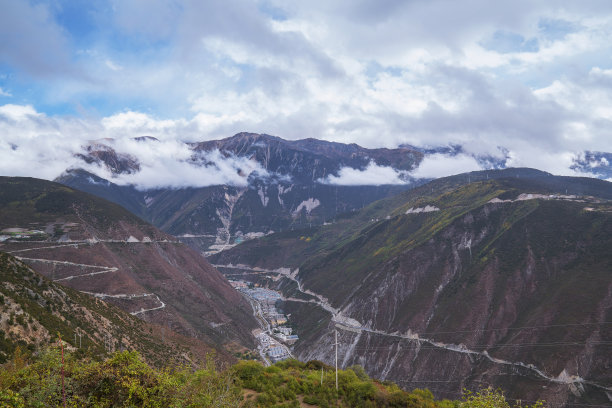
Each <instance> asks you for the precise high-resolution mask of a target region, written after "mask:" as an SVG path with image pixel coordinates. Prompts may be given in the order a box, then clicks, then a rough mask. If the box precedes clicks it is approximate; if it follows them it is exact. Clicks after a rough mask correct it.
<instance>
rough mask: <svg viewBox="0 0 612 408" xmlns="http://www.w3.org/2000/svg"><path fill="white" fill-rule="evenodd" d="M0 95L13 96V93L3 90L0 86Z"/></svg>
mask: <svg viewBox="0 0 612 408" xmlns="http://www.w3.org/2000/svg"><path fill="white" fill-rule="evenodd" d="M0 96H5V97H11V96H13V94H11V93H10V92H9V91H5V90H4V89H2V88H1V87H0Z"/></svg>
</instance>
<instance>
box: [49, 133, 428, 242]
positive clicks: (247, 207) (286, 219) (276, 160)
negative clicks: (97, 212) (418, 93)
mask: <svg viewBox="0 0 612 408" xmlns="http://www.w3.org/2000/svg"><path fill="white" fill-rule="evenodd" d="M140 142H142V143H155V142H156V139H154V138H146V139H143V140H140ZM105 143H106V144H105ZM189 148H190V149H191V151H192V157H191V159H190V163H191V164H192V165H194V166H196V167H200V168H202V171H203V172H205V171H206V169H207V168H210V167H211V166H212V167H214V168H217V167H219V166H221V165H222V164H221V163H214V162H211V161H210V155H211V152H218V153H219V154H220V156H219V157H221V158H223V157H225V158H228V160H232V159H233V158H236V157H238V158H242V159H247V161H246V162H247V163H252V167H254V168H256V170H253V169H248V168H244V169H241V168H239V169H237V170H236V171H237V172H238V173H240V175H241V177H243V178H244V186H235V185H212V186H208V187H191V188H179V189H177V188H158V189H148V190H138V189H137V188H135V187H134V186H129V185H128V186H120V185H117V184H115V183H113V179H112V178H109V179H102V178H100V177H98V176H96V175H94V174H92V173H91V172H87V171H85V170H83V169H71V170H69V171H67V172H66V173H65V174H64V175H62V176H61V177H59V178H58V179H57V180H56V181H58V182H60V183H62V184H65V185H68V186H71V187H74V188H78V189H79V190H82V191H87V192H89V193H92V194H95V195H97V196H99V197H103V198H106V199H108V200H110V201H113V202H115V203H117V204H119V205H122V206H123V207H125V208H126V209H128V210H130V211H131V212H132V213H134V214H137V215H139V216H140V217H142V218H144V219H146V220H148V221H150V222H152V223H153V224H155V225H156V226H158V227H159V228H161V229H162V230H164V231H166V232H168V233H171V234H173V235H176V236H178V237H179V238H180V239H181V240H182V241H183V242H185V243H187V244H189V245H191V246H192V247H194V248H196V249H199V250H202V251H212V252H215V251H217V250H219V249H221V248H225V247H228V246H231V245H233V244H234V243H236V242H240V241H242V240H244V239H248V238H251V237H253V236H261V235H263V234H267V233H269V232H271V231H279V230H287V229H292V228H301V227H304V226H306V225H313V224H314V225H317V224H323V223H325V222H329V221H330V220H332V219H333V218H334V217H336V216H337V215H338V214H341V213H345V212H349V211H354V210H357V209H359V208H362V207H363V206H365V205H367V204H369V203H371V202H372V201H375V200H378V199H380V198H383V197H387V196H389V195H393V194H396V193H398V192H400V191H403V190H405V189H407V188H409V187H410V185H409V184H400V185H397V184H393V183H396V182H397V181H396V180H384V179H383V180H380V183H381V185H380V186H374V185H360V186H351V185H332V184H328V183H326V181H325V180H326V177H328V176H330V175H332V176H338V175H339V172H340V171H341V170H342V169H344V168H351V169H356V170H358V171H359V170H365V169H366V168H367V166H369V165H371V163H373V164H374V165H377V166H383V167H389V168H393V169H396V170H398V171H401V172H404V173H398V174H403V176H402V177H405V179H406V181H410V177H409V176H408V175H407V173H406V172H407V171H409V170H412V169H414V168H415V166H417V165H418V163H419V162H420V160H421V159H422V156H423V155H422V153H420V152H418V151H416V150H414V149H410V148H398V149H365V148H363V147H360V146H357V145H355V144H350V145H347V144H342V143H333V142H326V141H321V140H316V139H305V140H297V141H287V140H283V139H281V138H278V137H274V136H269V135H260V134H252V133H239V134H237V135H235V136H233V137H231V138H227V139H223V140H215V141H208V142H202V143H192V144H190V145H189ZM86 150H87V151H86V152H84V153H83V154H81V155H80V156H79V157H81V158H82V160H83V162H84V164H91V163H98V164H99V165H101V166H104V167H105V168H106V169H107V171H108V172H109V173H111V174H114V175H121V174H131V173H137V172H138V171H139V169H140V164H139V162H138V160H137V159H136V158H135V157H133V156H131V155H127V154H122V153H120V152H117V151H115V150H114V149H113V148H112V146H111V145H110V143H109V142H105V141H104V140H102V141H96V142H95V143H92V144H91V145H90V146H88V147H87V148H86ZM218 160H221V159H218Z"/></svg>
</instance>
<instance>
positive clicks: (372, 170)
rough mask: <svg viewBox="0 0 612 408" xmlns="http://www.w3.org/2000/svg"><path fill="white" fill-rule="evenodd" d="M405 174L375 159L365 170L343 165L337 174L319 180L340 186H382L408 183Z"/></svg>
mask: <svg viewBox="0 0 612 408" xmlns="http://www.w3.org/2000/svg"><path fill="white" fill-rule="evenodd" d="M403 176H404V175H403V172H401V171H398V170H396V169H394V168H393V167H388V166H379V165H377V164H376V163H374V161H370V163H369V164H368V165H367V166H366V168H365V169H363V170H360V169H354V168H352V167H343V168H341V169H340V171H338V175H337V176H336V175H333V174H330V175H328V176H327V177H325V178H323V179H319V180H317V181H318V182H319V183H322V184H332V185H339V186H365V185H370V186H380V185H384V184H406V183H407V182H406V180H404V179H403Z"/></svg>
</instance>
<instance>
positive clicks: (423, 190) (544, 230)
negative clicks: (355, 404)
mask: <svg viewBox="0 0 612 408" xmlns="http://www.w3.org/2000/svg"><path fill="white" fill-rule="evenodd" d="M611 200H612V183H609V182H606V181H602V180H596V179H588V178H573V177H556V176H552V175H550V174H548V173H543V172H539V171H536V170H530V169H507V170H499V171H488V172H474V173H469V174H464V175H458V176H454V177H448V178H443V179H438V180H435V181H433V182H431V183H429V184H426V185H423V186H421V187H418V188H415V189H414V190H411V191H407V192H404V193H401V194H399V195H397V196H394V197H390V198H387V199H383V200H380V201H377V202H374V203H372V204H371V205H369V206H367V207H366V208H364V209H363V210H361V211H359V212H357V213H355V214H352V215H350V216H348V217H346V218H342V219H339V220H337V222H336V223H334V224H332V225H328V226H322V227H316V228H314V227H313V228H310V229H302V230H299V231H288V232H284V233H277V234H272V235H270V236H267V237H265V238H262V239H258V240H253V241H249V242H246V243H243V244H241V245H239V246H237V247H235V248H232V249H230V250H227V251H224V252H221V253H219V254H216V255H214V256H212V257H210V258H209V259H210V260H211V262H212V263H213V264H216V265H217V267H218V268H220V270H222V271H223V272H224V273H226V274H228V276H231V277H232V278H242V279H247V280H252V281H255V282H258V283H260V284H262V285H266V286H270V287H273V288H276V289H279V290H281V291H283V293H284V294H285V297H286V298H288V299H290V300H289V301H287V302H285V304H284V306H283V309H284V311H285V312H286V313H289V314H291V320H292V322H293V324H294V325H296V326H297V327H298V334H299V336H300V339H301V340H300V342H298V344H297V345H296V348H295V352H296V354H297V355H298V356H299V357H300V358H302V359H305V360H308V359H312V358H316V359H321V360H323V361H326V362H331V361H333V352H334V351H333V349H332V347H331V344H332V343H333V342H334V331H335V330H338V332H339V335H338V339H339V342H340V344H341V345H340V350H339V355H340V361H341V365H342V366H343V367H346V366H350V365H352V364H360V365H362V366H363V367H365V368H366V370H367V371H368V372H369V373H370V374H371V375H373V376H375V377H378V378H382V379H389V380H393V381H397V382H398V383H400V384H402V385H403V386H405V387H408V388H413V387H431V389H432V391H433V392H434V394H437V395H439V396H448V395H452V394H455V393H459V392H460V391H461V390H462V389H463V388H464V387H465V388H469V389H474V388H478V387H479V386H482V385H493V386H494V387H501V388H503V389H504V390H506V392H507V395H509V396H511V397H512V396H517V397H518V396H521V397H522V398H525V399H530V400H535V399H537V398H543V399H545V400H546V401H547V402H548V403H549V404H550V406H571V404H609V403H610V401H612V399H610V397H609V395H610V393H611V392H612V389H611V388H610V384H611V383H612V376H611V372H610V370H609V369H608V368H609V366H610V364H612V360H611V355H610V353H609V346H610V344H612V296H611V293H612V275H611V274H610V271H611V270H612V251H610V248H612V202H611Z"/></svg>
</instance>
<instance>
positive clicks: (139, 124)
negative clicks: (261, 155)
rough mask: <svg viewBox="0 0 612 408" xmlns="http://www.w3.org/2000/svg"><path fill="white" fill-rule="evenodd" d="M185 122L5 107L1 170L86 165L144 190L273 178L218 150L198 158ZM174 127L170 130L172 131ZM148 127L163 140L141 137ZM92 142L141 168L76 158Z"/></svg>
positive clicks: (51, 173) (23, 172)
mask: <svg viewBox="0 0 612 408" xmlns="http://www.w3.org/2000/svg"><path fill="white" fill-rule="evenodd" d="M181 126H185V124H180V125H177V123H176V122H168V121H156V120H154V119H153V118H151V117H149V116H148V115H145V114H141V113H136V112H124V113H122V114H119V115H115V116H111V117H107V118H103V119H102V120H100V121H99V122H96V121H93V122H91V121H90V122H87V121H74V120H71V119H64V120H58V119H56V118H52V117H48V116H46V115H44V114H42V113H39V112H37V111H36V110H35V109H34V108H33V107H32V106H20V105H4V106H0V134H2V137H1V138H0V174H2V175H5V176H29V177H38V178H44V179H48V180H53V179H55V178H57V177H58V176H60V175H61V174H62V173H63V172H64V171H66V170H67V169H70V168H84V169H85V170H87V171H89V172H91V173H93V174H96V175H97V176H99V177H102V178H105V179H107V180H111V181H112V182H114V183H116V184H119V185H127V184H130V185H134V186H136V187H137V188H139V189H153V188H162V187H169V188H182V187H204V186H210V185H220V184H228V185H233V186H246V185H247V183H248V180H247V179H248V176H249V175H251V174H257V175H258V177H268V176H271V175H270V174H269V173H268V172H267V171H266V170H265V169H264V168H263V167H262V166H261V165H260V164H259V163H257V162H255V161H252V160H249V159H248V158H246V157H236V156H232V155H229V156H228V155H225V154H221V153H219V151H211V152H204V153H200V154H198V155H195V156H194V151H192V150H191V149H190V147H189V145H188V144H186V143H185V142H184V141H183V140H181V139H180V138H179V137H178V136H177V135H176V134H175V131H176V130H177V128H178V129H180V128H181ZM168 129H171V130H168ZM139 131H146V133H147V134H154V135H156V136H158V137H160V138H161V140H158V141H154V140H148V141H137V140H135V139H134V138H133V137H134V136H136V135H141V134H142V133H136V132H139ZM93 142H95V143H99V144H103V145H106V146H108V147H110V148H112V149H113V150H115V151H116V152H118V153H121V154H124V155H129V156H131V157H134V158H136V159H137V161H138V163H139V165H140V171H137V172H134V173H132V174H119V175H117V174H113V173H112V172H111V171H110V170H109V169H107V168H106V167H104V166H101V165H98V164H97V163H95V162H94V163H91V164H87V163H85V162H84V161H83V160H81V159H80V158H78V157H76V154H77V153H81V154H87V152H86V150H85V149H86V147H87V146H89V145H91V144H92V143H93Z"/></svg>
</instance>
